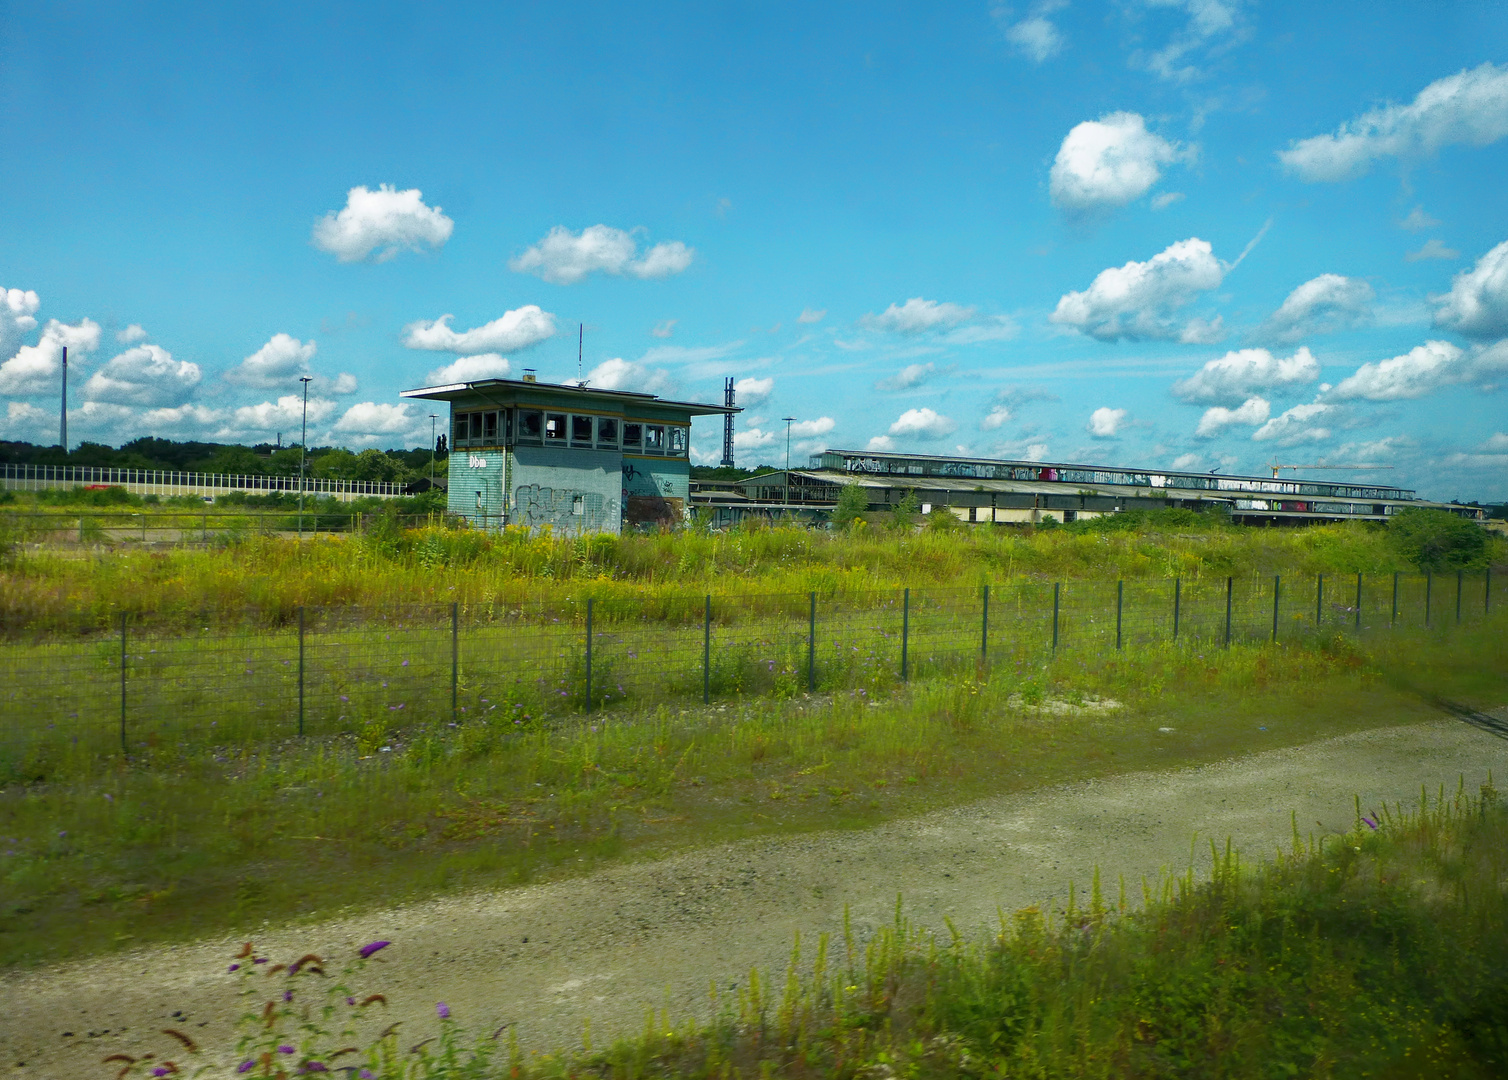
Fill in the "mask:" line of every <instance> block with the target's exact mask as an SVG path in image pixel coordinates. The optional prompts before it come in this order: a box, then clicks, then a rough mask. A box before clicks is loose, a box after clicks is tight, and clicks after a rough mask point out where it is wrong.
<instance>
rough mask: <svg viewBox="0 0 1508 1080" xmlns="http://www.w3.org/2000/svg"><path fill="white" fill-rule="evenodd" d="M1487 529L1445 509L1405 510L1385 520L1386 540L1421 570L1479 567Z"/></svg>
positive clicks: (1483, 561) (1485, 552)
mask: <svg viewBox="0 0 1508 1080" xmlns="http://www.w3.org/2000/svg"><path fill="white" fill-rule="evenodd" d="M1487 539H1488V538H1487V530H1486V529H1484V528H1482V526H1480V525H1478V524H1477V523H1476V522H1475V521H1470V520H1468V519H1466V518H1463V517H1458V516H1457V515H1455V514H1452V513H1451V512H1450V511H1448V510H1422V509H1421V510H1405V511H1403V513H1401V514H1399V515H1397V516H1396V517H1394V518H1393V519H1392V520H1391V521H1389V522H1388V541H1389V542H1390V543H1391V544H1392V545H1393V547H1394V548H1395V549H1396V550H1397V551H1398V553H1399V554H1400V555H1402V556H1403V557H1404V558H1406V559H1408V560H1409V562H1411V563H1413V564H1414V565H1415V566H1417V567H1418V568H1419V569H1420V570H1480V569H1482V568H1483V567H1485V566H1486V565H1487V563H1488V545H1487Z"/></svg>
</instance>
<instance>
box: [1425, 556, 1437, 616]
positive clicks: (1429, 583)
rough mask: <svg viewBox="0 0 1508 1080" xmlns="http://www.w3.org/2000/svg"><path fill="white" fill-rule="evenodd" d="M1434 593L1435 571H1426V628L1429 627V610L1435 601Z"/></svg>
mask: <svg viewBox="0 0 1508 1080" xmlns="http://www.w3.org/2000/svg"><path fill="white" fill-rule="evenodd" d="M1434 592H1435V572H1434V571H1433V570H1426V571H1425V572H1424V625H1425V626H1428V625H1429V609H1430V608H1431V607H1432V606H1433V605H1432V604H1431V601H1432V600H1433V599H1434Z"/></svg>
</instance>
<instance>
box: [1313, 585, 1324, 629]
mask: <svg viewBox="0 0 1508 1080" xmlns="http://www.w3.org/2000/svg"><path fill="white" fill-rule="evenodd" d="M1324 618H1325V575H1324V574H1316V575H1315V579H1314V628H1315V629H1316V630H1318V629H1319V628H1320V623H1321V622H1323V621H1324Z"/></svg>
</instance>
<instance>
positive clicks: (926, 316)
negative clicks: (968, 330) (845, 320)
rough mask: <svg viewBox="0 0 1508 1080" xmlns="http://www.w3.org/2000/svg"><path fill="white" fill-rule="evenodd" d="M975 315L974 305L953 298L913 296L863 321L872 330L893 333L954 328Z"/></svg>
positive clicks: (867, 316)
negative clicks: (957, 301)
mask: <svg viewBox="0 0 1508 1080" xmlns="http://www.w3.org/2000/svg"><path fill="white" fill-rule="evenodd" d="M973 317H974V309H973V308H971V307H964V306H963V305H962V304H954V303H951V302H949V301H946V300H944V301H937V300H923V299H922V298H921V297H920V296H913V297H912V298H911V299H910V300H907V301H906V302H905V303H904V304H891V305H890V306H889V307H888V308H886V309H885V310H884V311H882V312H880V313H879V314H878V315H873V314H870V315H865V316H864V317H863V318H862V319H860V320H859V321H860V322H861V323H863V325H865V326H867V327H868V328H869V329H871V330H886V331H889V332H890V333H893V334H920V333H923V332H925V331H928V330H939V329H941V330H951V329H952V328H953V327H955V326H957V325H958V324H959V323H963V322H967V321H968V320H969V319H971V318H973Z"/></svg>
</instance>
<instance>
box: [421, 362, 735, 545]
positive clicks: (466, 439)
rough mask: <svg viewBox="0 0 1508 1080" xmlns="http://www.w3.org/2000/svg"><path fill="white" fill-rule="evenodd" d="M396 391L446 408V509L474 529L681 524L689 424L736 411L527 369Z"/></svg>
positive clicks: (686, 500)
mask: <svg viewBox="0 0 1508 1080" xmlns="http://www.w3.org/2000/svg"><path fill="white" fill-rule="evenodd" d="M402 396H403V397H405V398H415V399H418V400H421V401H443V402H447V403H448V404H449V405H450V424H449V449H450V460H449V478H448V479H449V498H448V500H447V505H448V508H449V510H450V512H451V513H453V514H458V515H460V516H461V517H464V518H466V519H467V520H469V521H470V522H471V523H472V524H474V525H476V526H478V527H480V528H487V529H497V528H501V527H502V526H504V525H523V526H527V527H529V528H536V529H537V528H543V527H545V526H549V527H550V528H551V529H553V530H554V531H556V532H564V533H572V534H575V533H587V532H610V533H618V532H622V531H623V530H624V529H636V528H646V527H659V526H661V525H676V524H680V523H681V522H683V521H685V520H686V518H687V516H688V513H689V509H690V491H689V481H690V475H691V462H690V457H689V453H690V447H691V420H692V417H695V416H708V415H714V414H715V415H718V416H721V415H724V414H727V413H731V412H737V411H738V410H737V409H736V408H731V407H729V406H723V405H702V404H697V403H694V402H686V401H666V400H663V399H661V398H659V397H656V396H655V395H653V394H639V393H632V392H629V391H624V390H598V389H596V388H595V387H590V386H568V385H563V384H557V383H541V382H538V381H536V380H535V379H534V377H533V375H532V374H529V373H526V374H525V375H524V378H522V379H484V380H479V381H477V382H469V383H455V384H452V385H449V386H430V387H425V388H423V389H419V390H405V391H404V392H403V394H402Z"/></svg>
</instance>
